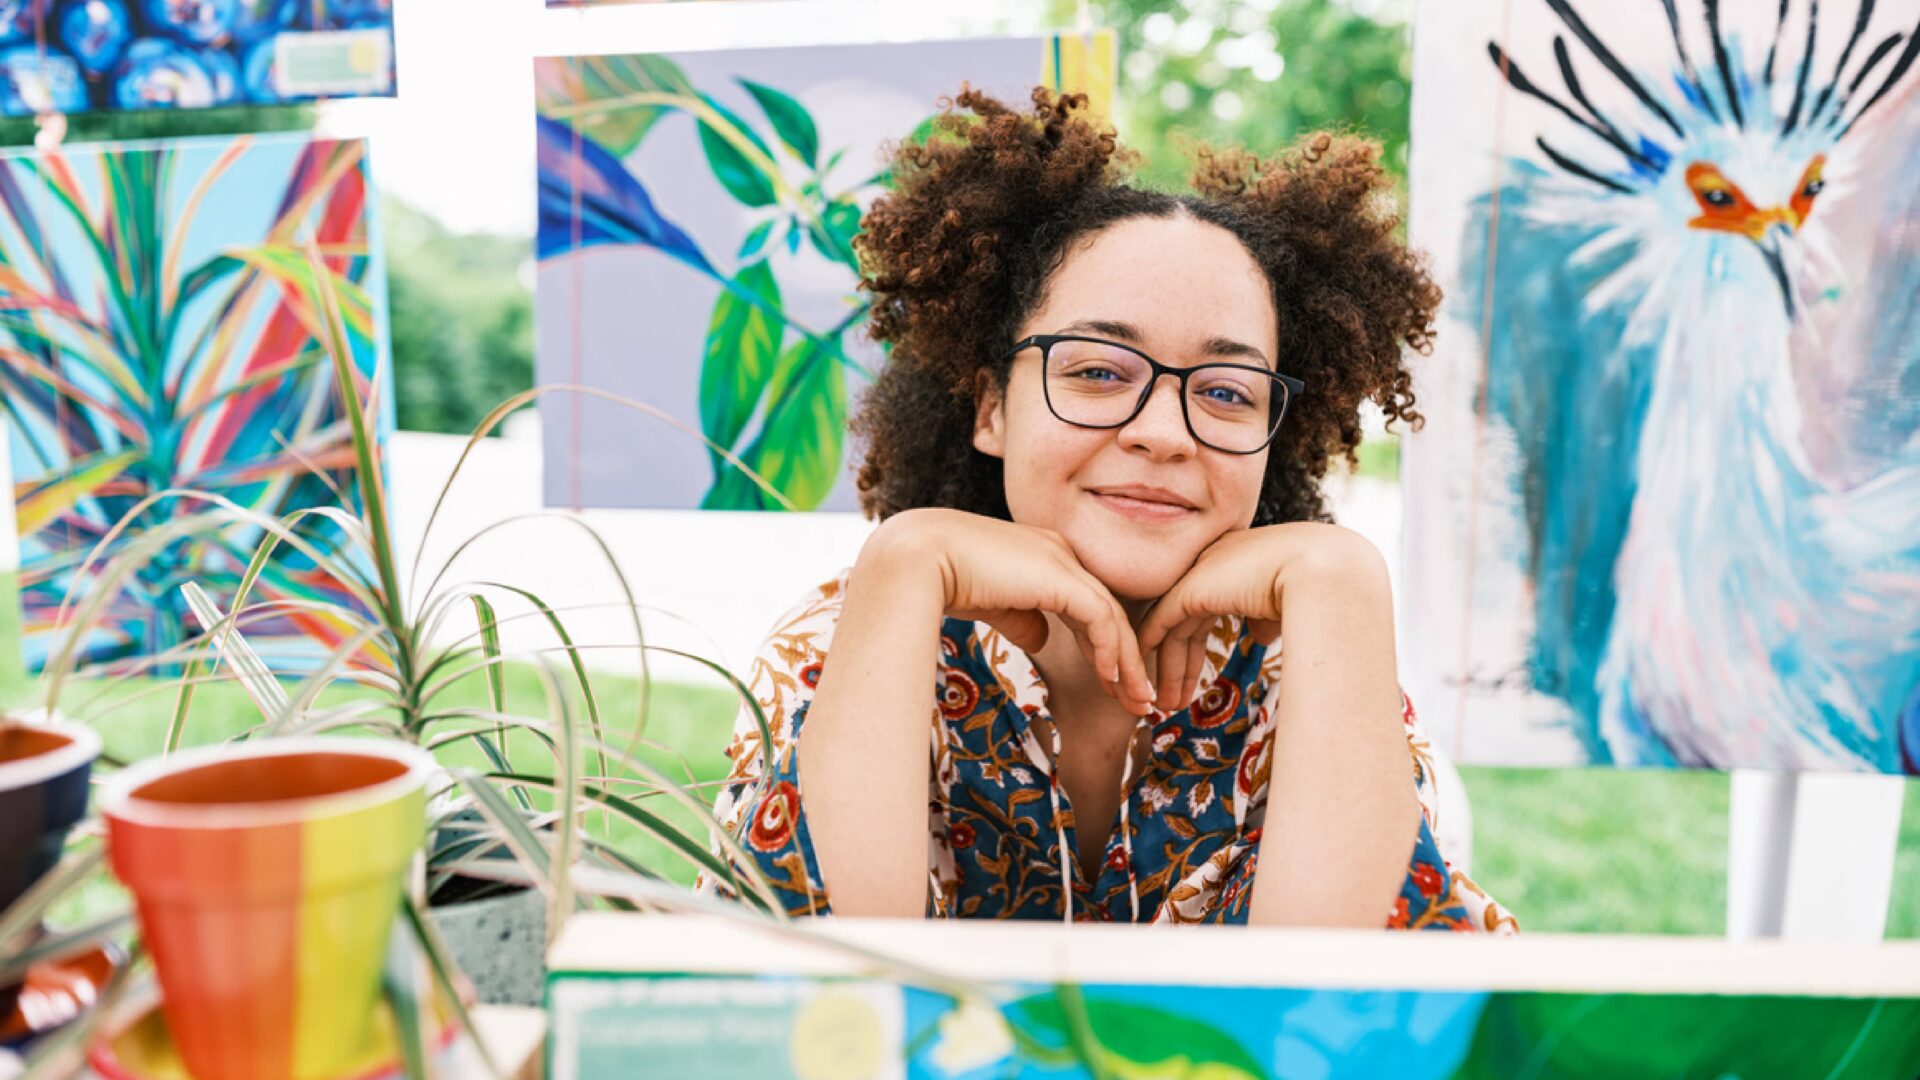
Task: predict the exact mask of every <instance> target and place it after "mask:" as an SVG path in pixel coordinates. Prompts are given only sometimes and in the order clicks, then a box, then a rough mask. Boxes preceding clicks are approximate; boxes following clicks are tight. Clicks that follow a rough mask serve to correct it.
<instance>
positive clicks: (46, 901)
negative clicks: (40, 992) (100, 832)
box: [0, 845, 106, 985]
mask: <svg viewBox="0 0 1920 1080" xmlns="http://www.w3.org/2000/svg"><path fill="white" fill-rule="evenodd" d="M105 858H106V851H105V849H104V848H102V847H100V846H98V845H96V846H94V847H91V848H88V849H86V850H85V851H81V852H78V853H75V854H72V855H68V856H67V857H66V858H64V859H62V860H60V862H59V863H58V864H57V865H56V866H54V868H53V869H52V870H49V871H47V873H46V874H44V875H42V876H41V878H40V880H38V881H36V882H34V883H33V884H32V885H31V886H29V887H28V888H27V891H26V892H23V893H21V894H20V898H19V899H17V900H15V901H14V902H13V903H11V904H9V905H7V910H6V911H5V912H4V913H0V956H12V955H14V954H15V953H17V952H18V951H19V950H20V949H21V948H22V946H23V944H24V942H25V941H26V939H27V938H28V937H29V936H30V935H32V934H34V933H35V932H37V931H38V930H39V929H40V924H41V921H42V920H43V919H45V918H46V913H47V908H48V907H50V906H52V904H53V902H54V901H56V900H58V899H59V898H60V897H62V896H64V895H66V893H67V890H69V889H71V888H73V887H74V886H75V885H78V884H79V883H80V882H82V881H85V880H86V879H87V878H89V877H92V876H93V874H94V873H95V871H97V870H99V868H100V863H101V861H102V860H104V859H105ZM0 985H4V984H0Z"/></svg>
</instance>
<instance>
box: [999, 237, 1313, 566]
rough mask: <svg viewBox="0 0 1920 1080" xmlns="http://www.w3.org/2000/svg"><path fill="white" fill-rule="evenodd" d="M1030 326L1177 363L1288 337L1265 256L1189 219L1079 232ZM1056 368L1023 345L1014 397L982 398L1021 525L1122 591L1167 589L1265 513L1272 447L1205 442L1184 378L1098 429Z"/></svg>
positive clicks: (1258, 348) (1233, 354)
mask: <svg viewBox="0 0 1920 1080" xmlns="http://www.w3.org/2000/svg"><path fill="white" fill-rule="evenodd" d="M1030 334H1080V335H1086V336H1089V337H1096V338H1103V339H1106V340H1109V341H1115V342H1119V343H1121V344H1124V345H1129V346H1132V347H1133V348H1135V349H1138V350H1139V351H1141V352H1143V353H1145V354H1147V355H1148V356H1151V357H1152V358H1154V359H1155V360H1158V361H1159V362H1160V363H1162V364H1165V365H1167V366H1168V367H1173V368H1186V367H1192V366H1194V365H1196V364H1201V363H1208V362H1215V363H1218V362H1226V363H1236V364H1248V365H1253V366H1258V367H1267V368H1272V367H1273V366H1274V363H1275V351H1276V349H1277V346H1278V336H1279V335H1278V327H1277V324H1276V322H1275V315H1274V309H1273V299H1272V293H1271V291H1270V286H1269V285H1268V283H1267V279H1266V276H1265V274H1263V273H1262V272H1261V270H1260V266H1259V264H1258V263H1256V262H1254V260H1253V256H1252V255H1251V254H1249V253H1248V251H1247V249H1246V248H1245V247H1244V246H1243V245H1242V244H1241V243H1240V241H1239V239H1238V238H1237V237H1235V236H1234V235H1233V234H1232V233H1230V232H1228V231H1227V230H1225V229H1222V228H1220V227H1219V226H1217V225H1211V224H1208V223H1206V222H1202V221H1198V220H1195V219H1193V218H1190V217H1185V216H1181V217H1175V218H1132V219H1129V220H1126V221H1123V222H1120V223H1119V224H1116V225H1112V226H1109V227H1108V228H1106V229H1104V230H1102V231H1100V232H1098V233H1095V234H1094V235H1093V236H1092V237H1090V238H1086V239H1082V240H1080V241H1078V242H1077V243H1076V244H1075V245H1074V246H1073V248H1072V249H1071V250H1070V251H1069V253H1068V255H1067V257H1066V259H1065V261H1064V262H1062V264H1061V266H1060V269H1059V270H1058V271H1057V272H1056V273H1055V274H1054V275H1053V279H1052V280H1051V281H1050V282H1049V283H1048V286H1047V295H1046V297H1045V298H1044V302H1043V304H1042V306H1041V307H1040V308H1039V309H1038V310H1037V311H1035V312H1034V313H1033V315H1032V317H1031V318H1029V319H1028V320H1027V322H1026V324H1025V325H1024V326H1022V327H1021V328H1020V330H1019V333H1018V334H1017V335H1016V338H1015V340H1018V339H1020V338H1024V337H1026V336H1028V335H1030ZM1007 344H1008V345H1012V344H1013V342H1008V343H1007ZM1044 377H1045V373H1044V370H1043V367H1042V361H1041V356H1040V350H1039V349H1026V350H1023V351H1022V352H1021V353H1020V355H1019V356H1018V357H1017V358H1015V360H1014V362H1013V370H1012V373H1011V375H1010V377H1009V379H1008V382H1007V388H1006V393H1005V395H1004V397H1003V396H1002V395H1001V394H1000V393H999V392H998V391H997V390H995V389H994V388H992V387H989V388H988V389H987V390H986V391H985V392H984V393H983V394H982V395H981V398H980V403H979V410H978V413H977V416H976V418H975V425H974V436H973V444H974V446H975V447H977V448H978V449H979V450H980V451H981V452H982V453H986V454H991V455H993V456H994V457H998V458H1001V459H1002V460H1003V461H1004V462H1005V469H1006V491H1007V508H1008V510H1010V511H1011V512H1012V515H1013V520H1014V521H1016V522H1018V523H1020V524H1022V525H1031V526H1036V527H1040V528H1047V529H1052V530H1054V531H1056V532H1058V533H1060V534H1061V535H1062V536H1063V537H1065V538H1066V540H1067V543H1068V544H1069V545H1070V546H1071V547H1072V548H1073V551H1074V554H1075V555H1076V556H1077V557H1078V558H1079V560H1080V562H1081V565H1083V566H1085V567H1086V568H1087V570H1088V571H1090V572H1091V573H1092V574H1093V575H1094V576H1095V577H1097V578H1099V579H1100V580H1101V582H1103V583H1104V584H1105V585H1106V586H1107V588H1108V589H1110V590H1111V591H1112V592H1113V594H1114V595H1115V596H1116V597H1119V598H1120V599H1122V600H1152V599H1157V598H1159V597H1160V596H1162V595H1164V594H1165V593H1166V591H1167V590H1168V589H1169V588H1171V587H1172V586H1173V584H1174V582H1176V581H1178V580H1179V579H1180V577H1181V576H1182V575H1183V574H1185V573H1186V572H1187V570H1188V569H1189V568H1190V567H1192V566H1193V563H1194V560H1195V559H1196V558H1197V557H1198V556H1199V554H1200V552H1201V551H1202V550H1204V549H1205V548H1206V547H1207V545H1209V544H1211V543H1213V542H1214V541H1215V540H1217V539H1219V538H1220V537H1221V536H1222V535H1224V534H1226V533H1227V532H1228V531H1230V530H1233V529H1243V528H1246V527H1247V526H1248V525H1250V524H1251V523H1252V521H1253V514H1254V510H1255V508H1256V506H1257V505H1258V503H1259V499H1260V487H1261V481H1262V480H1263V478H1264V477H1265V475H1266V468H1267V453H1268V451H1265V450H1262V451H1261V452H1259V453H1257V454H1228V453H1223V452H1221V451H1218V450H1214V449H1211V448H1209V447H1207V446H1205V445H1202V444H1201V443H1199V442H1197V441H1195V439H1194V437H1193V435H1192V433H1191V432H1189V431H1188V429H1187V424H1186V420H1185V419H1184V418H1183V416H1182V412H1181V407H1180V393H1179V384H1178V383H1176V382H1175V381H1174V380H1173V379H1172V378H1161V379H1159V380H1158V381H1157V382H1156V383H1155V384H1154V387H1153V392H1152V395H1151V396H1150V397H1149V398H1148V400H1147V403H1146V407H1145V408H1144V409H1142V410H1141V411H1140V413H1139V414H1138V415H1136V416H1135V417H1134V418H1133V419H1132V420H1131V421H1129V422H1127V423H1126V424H1125V425H1123V426H1121V427H1118V428H1111V429H1106V430H1099V429H1089V428H1082V427H1075V426H1073V425H1071V424H1067V423H1065V422H1064V421H1061V420H1060V419H1058V418H1056V417H1055V416H1054V415H1053V413H1052V411H1051V410H1049V409H1048V407H1047V400H1046V398H1045V396H1044V394H1043V387H1042V382H1043V380H1044ZM1196 419H1197V418H1196Z"/></svg>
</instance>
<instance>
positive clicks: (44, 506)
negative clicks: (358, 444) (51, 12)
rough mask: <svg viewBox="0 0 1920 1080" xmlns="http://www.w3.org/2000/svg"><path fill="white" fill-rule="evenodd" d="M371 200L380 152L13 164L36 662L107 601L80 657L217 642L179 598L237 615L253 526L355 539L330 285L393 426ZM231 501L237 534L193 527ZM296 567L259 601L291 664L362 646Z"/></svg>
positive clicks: (355, 362) (283, 658)
mask: <svg viewBox="0 0 1920 1080" xmlns="http://www.w3.org/2000/svg"><path fill="white" fill-rule="evenodd" d="M372 204H373V192H372V190H371V188H370V186H369V183H368V175H367V148H366V144H365V143H364V142H361V141H353V140H349V141H326V140H315V139H310V138H307V137H304V136H273V137H251V136H239V137H235V138H219V139H193V140H183V141H180V142H172V143H147V144H137V143H136V144H120V145H115V146H112V147H107V148H95V147H69V148H66V149H62V150H57V151H54V152H52V153H45V154H42V153H37V152H23V153H13V154H6V155H0V208H3V209H4V213H0V390H3V391H4V401H5V404H6V412H7V421H8V424H7V427H8V455H9V457H10V458H11V462H12V472H13V485H14V498H15V510H14V513H15V518H16V523H17V529H18V534H19V543H20V571H19V594H20V602H21V607H22V612H23V625H22V634H21V639H22V642H23V644H24V649H25V653H26V661H27V664H28V666H29V667H30V668H33V669H35V670H38V669H39V668H40V667H42V666H43V665H45V664H46V663H47V662H48V660H49V654H50V651H51V650H53V649H54V648H56V646H57V645H59V644H60V641H61V637H62V635H61V634H60V632H59V630H60V627H61V625H62V624H63V619H65V618H68V617H70V616H72V614H73V610H74V605H77V604H79V603H82V602H85V601H87V600H88V599H89V598H91V597H92V596H93V594H94V592H95V591H96V590H97V589H100V588H102V587H107V588H109V589H110V591H111V596H110V597H108V598H106V599H105V600H104V603H105V604H106V607H105V608H104V610H103V611H102V612H100V613H99V614H97V615H95V616H94V617H93V618H91V619H90V620H89V625H90V629H89V631H88V633H87V634H86V635H85V636H84V637H83V638H82V639H81V640H80V641H78V642H76V643H74V644H75V647H76V655H75V656H74V657H72V660H74V661H75V662H78V663H90V662H97V661H107V660H117V659H122V658H128V659H131V658H136V657H144V658H154V657H158V656H161V655H162V654H164V653H165V652H166V651H167V650H169V649H172V648H175V647H176V646H179V645H180V644H181V643H182V642H184V641H186V640H187V639H189V638H191V637H193V636H194V635H196V634H197V633H198V632H199V630H200V627H199V626H198V625H197V624H196V623H194V622H193V621H192V619H191V617H190V615H189V613H188V608H187V604H186V600H185V598H184V597H183V595H182V591H181V586H182V585H183V584H185V583H186V582H188V581H194V582H198V583H199V585H200V586H201V587H202V588H203V589H205V590H207V592H208V593H209V594H211V595H213V596H215V597H218V598H220V602H221V603H222V605H223V606H224V604H225V603H226V601H227V598H229V597H230V596H231V595H232V594H233V592H234V591H235V589H236V587H237V585H238V582H239V579H240V577H241V575H242V574H243V572H244V571H245V568H246V566H247V563H248V560H249V559H250V558H251V557H252V556H253V554H254V552H255V550H256V549H257V548H258V546H259V542H260V539H261V537H262V536H264V535H265V531H264V530H263V529H262V528H261V527H259V526H257V525H255V524H251V523H250V522H249V521H248V520H247V519H246V517H245V515H248V514H251V515H252V516H253V521H259V522H265V521H266V520H268V519H279V518H284V517H286V516H287V515H290V514H298V515H299V516H298V517H297V518H295V519H294V520H296V521H297V522H298V525H299V528H300V529H301V531H302V533H303V534H304V535H306V536H308V537H309V538H310V539H311V540H312V542H313V543H314V544H316V545H318V550H327V549H330V548H335V547H340V546H342V545H341V544H340V543H339V541H340V532H339V530H340V529H341V527H342V526H341V525H340V524H339V522H338V521H336V520H335V519H333V518H332V517H330V516H329V515H331V514H333V513H334V512H335V508H342V507H344V508H346V509H348V510H352V509H354V508H356V507H357V505H358V500H359V491H358V485H357V482H356V480H355V474H354V472H353V468H352V466H353V449H352V445H351V441H350V439H349V435H348V432H347V430H346V425H345V421H344V420H343V416H344V413H343V411H342V408H341V404H340V393H339V389H338V387H337V384H336V378H335V372H334V369H333V367H332V365H331V364H330V363H329V362H328V359H327V353H326V350H325V348H324V347H323V345H322V341H323V340H324V331H323V326H324V325H325V320H326V314H325V313H324V312H321V311H319V310H317V305H316V303H315V302H314V300H313V297H314V296H315V295H316V290H315V288H314V285H315V282H314V280H313V277H314V275H315V273H316V272H318V271H316V269H315V267H316V266H318V267H323V268H324V272H325V273H326V274H327V275H328V276H329V278H330V279H331V281H330V284H331V286H332V292H333V294H334V295H337V297H338V299H339V306H340V312H339V321H340V324H341V326H342V327H343V331H344V337H345V342H346V344H347V346H348V348H349V349H350V351H351V363H352V367H353V370H354V371H355V372H356V373H357V377H358V378H359V379H360V380H362V384H361V385H360V386H359V387H357V388H356V391H357V393H359V394H360V395H361V396H362V397H364V398H370V399H371V400H373V401H374V402H375V406H374V408H373V409H372V410H371V411H372V413H373V414H374V415H375V416H377V417H378V418H379V423H378V430H380V431H383V432H384V431H387V430H390V429H391V427H392V404H391V394H390V391H389V390H388V389H387V378H386V376H385V375H384V372H385V370H386V368H387V365H386V363H385V361H384V353H385V350H386V342H387V334H386V311H385V305H386V300H385V290H384V284H383V283H384V276H383V271H382V267H381V259H380V254H379V251H380V248H379V244H378V243H377V237H376V235H375V226H374V219H373V205H372ZM185 490H191V491H192V492H194V493H196V494H194V495H192V496H184V495H183V496H174V495H168V494H165V493H167V492H169V491H185ZM215 499H221V500H226V501H227V503H228V504H230V505H231V507H233V508H234V509H235V510H236V511H237V512H236V513H234V514H233V515H232V521H231V523H230V524H228V525H226V526H223V527H222V528H220V529H218V530H215V531H207V530H199V531H191V532H188V531H184V530H183V526H182V524H181V523H182V522H183V519H185V518H187V517H189V516H191V515H195V514H199V513H202V512H205V511H212V510H215V509H218V507H217V506H216V505H215V503H214V501H213V500H215ZM303 511H304V513H303ZM102 544H104V545H105V546H104V547H101V548H99V550H98V551H96V550H95V549H96V546H97V545H102ZM280 551H281V554H278V555H276V557H275V558H274V559H273V560H271V561H270V562H269V563H268V565H267V567H266V570H265V572H264V573H263V574H262V576H261V577H260V579H259V581H258V582H257V584H256V586H255V595H256V597H257V598H259V599H260V600H264V601H278V602H279V603H278V604H277V606H273V605H270V606H268V607H266V608H263V609H261V612H260V614H259V617H258V618H257V619H256V620H254V621H252V622H251V625H249V626H248V627H247V628H246V629H247V636H248V639H249V641H251V642H252V643H253V644H254V646H255V647H256V648H257V649H258V650H259V652H260V653H261V654H262V656H263V657H264V658H265V659H266V660H267V661H268V662H269V663H270V664H273V665H274V666H275V667H276V669H279V670H289V671H291V670H300V669H303V668H304V667H307V666H309V665H310V664H311V663H312V662H313V661H315V660H317V659H318V658H320V657H324V656H325V655H327V653H329V652H331V651H332V650H333V648H334V647H335V646H337V645H338V644H339V642H341V641H342V640H345V639H346V637H348V636H350V630H349V628H348V626H347V624H346V623H345V622H343V621H342V620H341V618H340V617H339V615H338V614H337V613H338V612H339V611H342V610H344V611H348V612H351V611H352V610H354V608H353V604H354V601H353V600H352V598H351V595H350V593H349V591H348V590H346V589H344V588H342V586H341V585H340V582H339V581H338V580H337V579H336V578H334V577H332V576H331V575H330V574H328V573H326V572H324V571H322V570H320V569H318V568H316V567H315V566H314V565H313V563H312V562H311V561H310V560H308V559H307V558H306V557H305V556H302V555H300V554H299V553H297V552H294V551H293V550H292V549H291V548H286V547H283V548H281V549H280ZM123 575H124V576H123ZM70 594H71V595H70ZM312 601H323V602H324V604H323V605H318V606H316V605H313V604H312V603H311V602H312ZM63 604H66V605H68V607H67V609H66V611H65V613H64V614H63ZM325 605H332V607H328V606H325Z"/></svg>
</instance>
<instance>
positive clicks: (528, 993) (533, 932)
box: [432, 889, 547, 1007]
mask: <svg viewBox="0 0 1920 1080" xmlns="http://www.w3.org/2000/svg"><path fill="white" fill-rule="evenodd" d="M432 914H433V921H434V923H435V925H437V926H438V927H439V928H440V936H441V937H443V938H445V939H446V942H447V947H448V948H449V949H450V950H451V951H452V952H453V958H454V961H455V962H456V963H458V964H459V965H460V970H461V971H464V972H466V974H467V978H468V979H470V980H472V981H473V989H474V992H475V993H476V994H477V995H478V996H479V998H480V1001H481V1003H482V1004H486V1005H527V1006H534V1007H538V1006H539V1005H540V997H541V992H542V990H543V988H544V986H545V983H546V977H547V956H546V951H547V948H546V947H547V900H546V897H545V896H543V895H541V893H540V891H539V890H537V889H521V890H519V891H517V892H511V893H508V894H506V895H504V896H493V897H488V898H486V899H484V900H464V901H461V902H460V903H457V904H449V905H447V906H445V907H436V908H433V909H432Z"/></svg>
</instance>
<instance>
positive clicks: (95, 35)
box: [0, 0, 394, 116]
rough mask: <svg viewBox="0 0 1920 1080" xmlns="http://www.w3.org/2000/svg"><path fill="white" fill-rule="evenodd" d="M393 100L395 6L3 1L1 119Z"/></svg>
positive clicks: (377, 1) (308, 1) (277, 0)
mask: <svg viewBox="0 0 1920 1080" xmlns="http://www.w3.org/2000/svg"><path fill="white" fill-rule="evenodd" d="M393 92H394V70H393V0H58V2H56V0H0V113H3V114H5V115H7V116H33V115H36V114H40V113H46V112H62V113H77V112H87V111H90V110H97V109H203V108H211V107H214V106H219V105H240V104H255V105H273V104H280V103H283V102H290V101H308V100H313V99H316V98H320V97H342V96H364V95H390V94H392V93H393Z"/></svg>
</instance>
